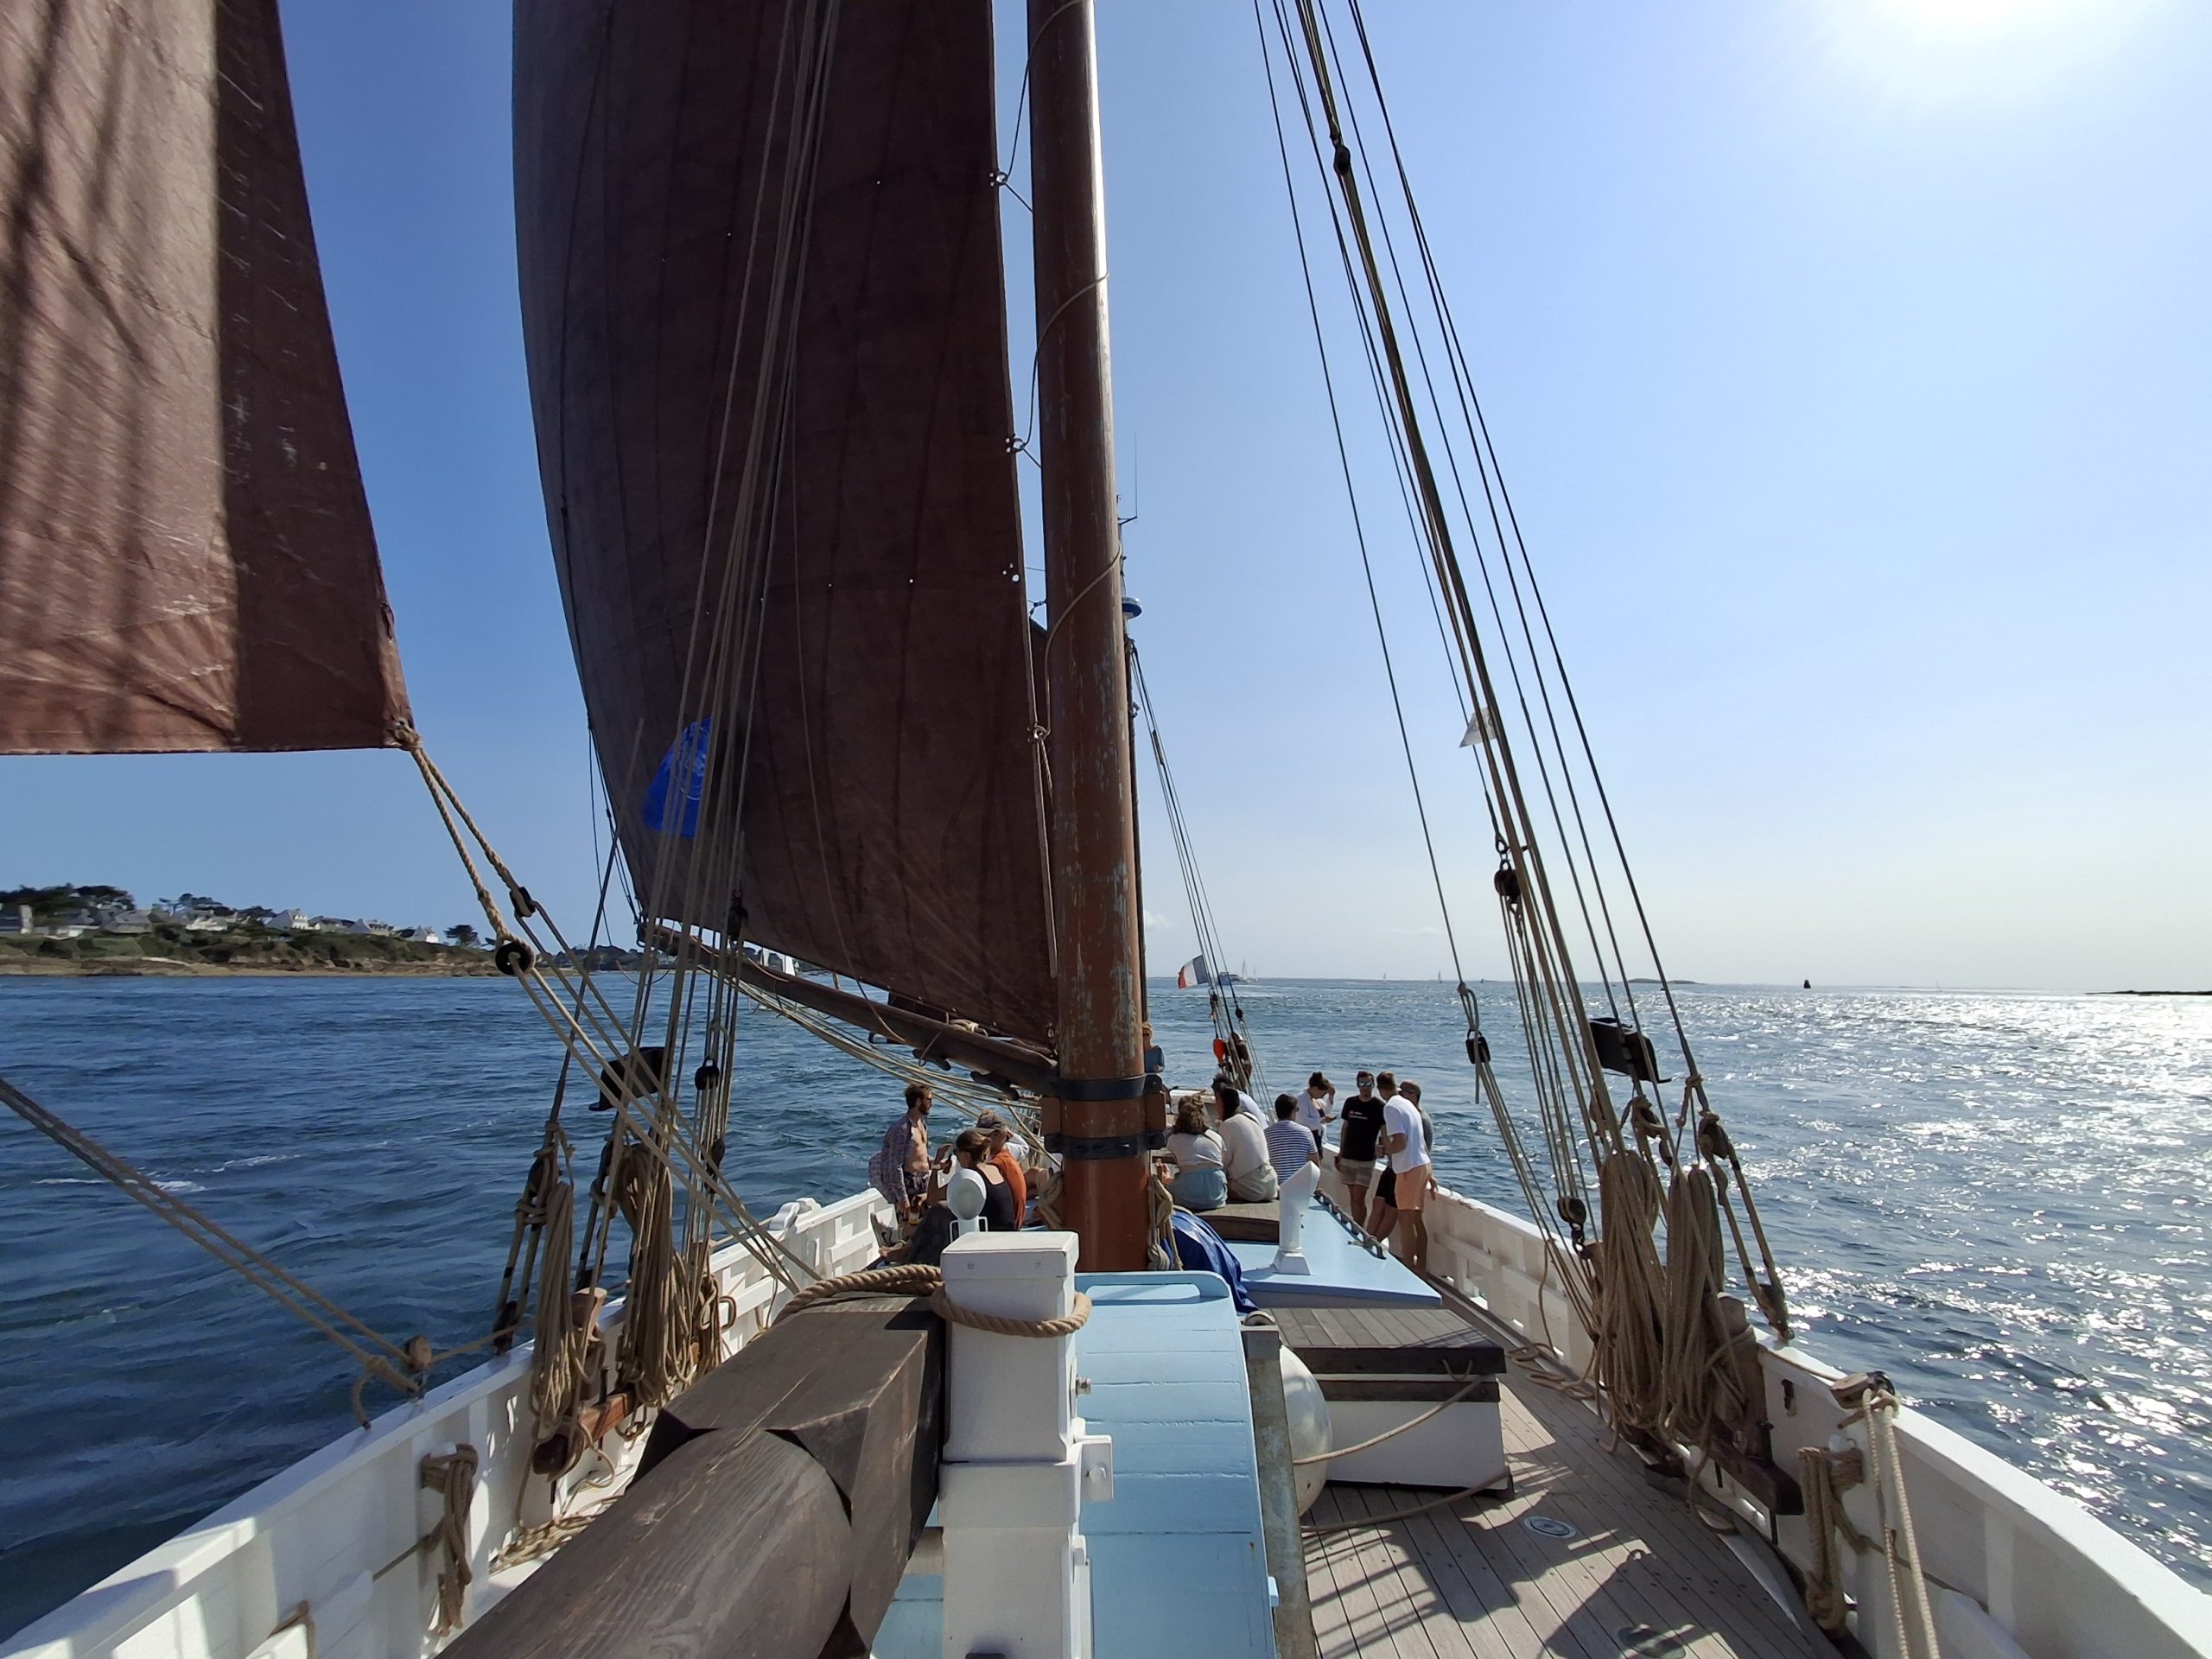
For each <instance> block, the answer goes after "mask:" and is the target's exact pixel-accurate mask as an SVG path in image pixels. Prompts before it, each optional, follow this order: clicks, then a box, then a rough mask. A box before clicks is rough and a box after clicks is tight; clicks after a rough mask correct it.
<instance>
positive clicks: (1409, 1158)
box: [1375, 1071, 1430, 1273]
mask: <svg viewBox="0 0 2212 1659" xmlns="http://www.w3.org/2000/svg"><path fill="white" fill-rule="evenodd" d="M1375 1081H1376V1084H1377V1086H1379V1087H1380V1088H1381V1089H1382V1090H1383V1151H1384V1153H1385V1154H1387V1155H1388V1156H1389V1160H1390V1173H1389V1174H1388V1175H1386V1176H1384V1177H1383V1185H1384V1188H1385V1192H1384V1194H1383V1202H1384V1204H1385V1205H1386V1206H1388V1207H1389V1211H1390V1216H1389V1221H1387V1222H1385V1223H1384V1224H1383V1230H1382V1232H1381V1233H1378V1234H1377V1235H1376V1236H1377V1237H1381V1236H1384V1235H1387V1234H1388V1233H1389V1230H1390V1228H1391V1226H1392V1225H1393V1224H1395V1222H1397V1221H1398V1220H1399V1219H1400V1218H1403V1220H1404V1222H1405V1224H1406V1227H1405V1233H1404V1235H1403V1236H1404V1239H1405V1248H1404V1249H1402V1250H1401V1251H1400V1252H1399V1254H1400V1255H1402V1257H1403V1258H1404V1259H1405V1263H1406V1265H1407V1266H1408V1267H1409V1268H1412V1269H1413V1270H1414V1272H1415V1273H1426V1272H1427V1270H1428V1224H1427V1221H1425V1220H1423V1219H1422V1211H1423V1210H1424V1208H1425V1207H1426V1205H1427V1202H1428V1185H1429V1173H1430V1171H1429V1164H1428V1137H1427V1135H1425V1134H1424V1133H1423V1132H1422V1129H1421V1104H1420V1103H1419V1102H1418V1101H1415V1100H1414V1099H1413V1098H1412V1097H1411V1096H1408V1095H1404V1094H1402V1093H1400V1092H1399V1090H1398V1087H1397V1079H1396V1078H1395V1077H1392V1076H1391V1075H1390V1074H1389V1072H1388V1071H1385V1072H1383V1074H1382V1076H1380V1077H1377V1078H1376V1080H1375Z"/></svg>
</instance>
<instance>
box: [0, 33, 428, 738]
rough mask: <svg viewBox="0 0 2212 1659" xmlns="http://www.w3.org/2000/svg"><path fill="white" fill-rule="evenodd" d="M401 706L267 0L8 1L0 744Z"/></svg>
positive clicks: (179, 733) (1, 82) (200, 733)
mask: <svg viewBox="0 0 2212 1659" xmlns="http://www.w3.org/2000/svg"><path fill="white" fill-rule="evenodd" d="M406 715H407V703H406V697H405V694H404V690H403V689H402V686H401V683H400V674H399V658H398V654H397V652H396V650H395V649H394V647H393V644H392V633H391V612H390V610H389V609H388V607H386V606H385V594H384V581H383V576H382V574H381V573H380V571H379V569H378V564H377V553H376V541H375V537H374V534H373V532H372V529H371V527H370V523H369V513H368V505H367V502H366V499H365V497H364V495H363V493H362V489H361V476H360V467H359V461H357V460H356V459H355V456H354V453H353V428H352V425H351V423H349V421H348V420H347V417H346V404H345V397H344V392H343V391H342V389H341V387H340V382H339V374H338V358H337V353H336V351H335V349H334V346H333V345H332V341H331V334H330V319H329V314H328V311H327V308H326V306H325V303H324V300H323V294H322V280H321V271H320V269H319V267H318V265H317V264H316V260H315V236H314V232H313V229H312V227H311V226H310V225H309V223H308V201H307V189H306V185H305V182H304V180H303V179H302V174H301V169H300V156H299V145H298V140H297V137H296V135H295V132H294V130H293V125H292V104H291V94H290V91H289V86H288V85H287V83H286V78H285V73H284V54H283V35H282V33H281V31H280V29H279V27H278V22H277V0H163V3H161V4H158V5H120V4H115V3H110V0H0V753H87V752H89V753H127V752H137V751H149V750H182V749H328V748H363V747H375V746H378V745H381V744H385V743H388V742H390V741H391V736H392V732H393V728H394V726H395V724H396V722H398V721H403V720H404V719H405V718H406Z"/></svg>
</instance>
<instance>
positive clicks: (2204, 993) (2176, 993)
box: [2091, 991, 2212, 996]
mask: <svg viewBox="0 0 2212 1659" xmlns="http://www.w3.org/2000/svg"><path fill="white" fill-rule="evenodd" d="M2091 995H2094V996H2212V991H2094V992H2092V993H2091Z"/></svg>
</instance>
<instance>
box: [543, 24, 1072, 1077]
mask: <svg viewBox="0 0 2212 1659" xmlns="http://www.w3.org/2000/svg"><path fill="white" fill-rule="evenodd" d="M821 19H828V20H829V22H827V23H826V24H824V25H823V27H824V28H825V29H826V30H827V31H828V32H827V33H825V34H824V35H823V36H822V37H821V38H820V39H818V40H817V39H814V38H811V37H810V35H809V34H808V29H809V27H810V24H811V22H813V21H816V20H821ZM515 26H516V52H515V62H516V120H515V128H516V132H515V137H516V173H517V179H518V183H517V201H518V239H519V244H520V255H521V269H522V293H523V315H524V337H525V342H526V346H527V348H528V353H529V362H530V374H531V397H532V400H533V403H534V404H535V407H536V414H537V432H538V447H539V459H540V465H541V468H542V471H543V477H544V483H545V493H546V507H547V514H548V518H549V519H550V525H551V530H552V536H553V543H554V549H555V555H556V561H557V563H558V565H559V570H560V576H561V582H562V588H563V594H565V596H566V600H567V605H568V615H569V628H570V631H571V633H572V635H573V639H574V644H575V652H576V659H577V664H578V667H579V669H580V671H581V673H582V681H583V690H584V696H585V700H586V702H587V703H588V706H589V709H590V713H591V718H592V727H593V731H594V736H595V740H596V741H597V744H598V747H599V754H600V760H601V766H602V768H603V770H604V772H605V773H606V776H607V781H608V787H609V791H610V793H611V795H612V797H613V803H614V806H615V810H616V813H617V817H618V821H619V829H620V837H621V840H622V843H623V846H624V849H625V851H626V855H627V857H628V860H629V862H630V866H631V869H632V874H633V875H634V877H635V879H636V882H637V886H638V890H639V894H640V897H641V899H643V901H644V903H645V907H646V908H647V909H648V910H649V911H651V912H653V913H655V914H658V915H661V916H667V917H672V918H679V919H684V920H689V921H692V922H695V923H697V924H700V925H704V926H707V927H709V928H713V929H716V930H721V929H723V928H724V927H725V925H726V923H727V922H728V919H729V918H730V915H731V905H732V901H733V899H737V900H738V901H739V902H741V904H742V906H743V911H744V917H743V922H742V926H743V931H744V932H745V934H746V936H747V937H748V938H752V939H754V940H757V941H759V942H760V943H762V944H767V945H770V946H772V947H773V948H775V949H778V950H788V951H790V952H791V953H792V954H794V955H796V956H798V957H804V958H806V959H808V960H810V961H813V962H817V963H823V964H825V965H828V966H829V967H833V968H835V969H839V970H840V971H842V972H845V973H849V974H852V975H854V976H857V977H859V978H861V979H863V980H866V981H868V982H872V983H874V984H877V985H880V986H883V987H885V988H888V989H890V990H892V991H894V992H897V993H900V994H903V995H906V996H907V997H910V998H912V999H914V1000H916V1001H919V1002H923V1003H925V1004H928V1005H930V1006H932V1007H937V1008H940V1009H945V1010H949V1011H950V1012H952V1013H955V1014H961V1015H965V1016H967V1017H969V1018H971V1019H974V1020H978V1021H981V1022H982V1023H983V1024H985V1025H987V1026H988V1027H991V1028H992V1029H994V1030H997V1031H1000V1032H1004V1033H1008V1034H1011V1035H1014V1036H1019V1037H1023V1038H1027V1039H1032V1040H1046V1039H1048V1038H1049V1035H1050V1030H1051V1025H1052V1008H1053V998H1052V978H1051V964H1050V947H1049V944H1048V940H1049V922H1048V918H1047V906H1046V878H1045V872H1044V851H1043V846H1042V842H1043V836H1042V832H1041V829H1040V824H1039V799H1038V788H1037V782H1036V771H1035V767H1036V761H1035V758H1034V742H1033V736H1032V727H1033V721H1034V717H1033V712H1032V705H1033V699H1032V696H1031V691H1030V685H1031V680H1030V677H1029V676H1030V664H1029V646H1028V643H1027V638H1028V621H1027V613H1026V607H1025V604H1024V601H1023V594H1024V589H1023V588H1022V586H1021V582H1020V560H1021V549H1020V512H1019V506H1018V495H1017V490H1016V483H1015V479H1014V466H1015V464H1016V457H1015V456H1014V454H1013V453H1012V452H1011V450H1010V448H1009V445H1008V439H1009V436H1010V435H1011V434H1012V431H1013V421H1012V417H1011V410H1010V404H1011V398H1010V394H1009V389H1008V380H1007V355H1006V332H1005V295H1004V289H1003V276H1002V272H1001V250H1000V238H999V225H998V200H997V190H996V188H995V180H994V168H995V167H996V165H997V161H996V156H995V147H996V130H995V117H994V110H993V67H992V60H991V39H990V7H989V4H988V0H845V3H843V4H842V6H822V5H807V4H804V3H801V4H798V5H786V4H784V3H781V0H775V3H766V0H624V3H621V4H620V5H610V4H608V3H607V0H531V3H527V4H523V5H519V6H518V8H517V10H516V15H515ZM756 641H757V654H755V651H754V645H755V642H756ZM702 722H711V727H710V730H709V731H708V732H707V733H706V734H705V735H704V737H703V741H702V744H701V747H702V749H703V752H704V753H705V754H706V756H707V757H708V759H707V763H706V769H707V771H708V772H709V773H710V774H712V775H711V776H710V778H709V780H708V781H707V782H706V783H705V784H704V785H702V794H703V798H704V803H705V805H704V810H702V811H700V812H699V813H698V814H697V815H696V816H697V823H696V833H694V834H690V835H687V834H686V833H685V831H686V830H687V829H691V828H693V826H692V825H691V824H690V823H689V822H688V818H687V814H686V813H685V811H684V810H683V808H682V806H681V800H682V797H683V780H684V779H686V778H687V777H688V776H689V775H690V767H689V766H686V765H684V764H683V762H682V757H681V756H680V755H677V754H676V753H674V751H675V750H677V749H678V748H680V747H682V736H683V734H685V733H686V732H691V733H694V734H699V733H701V732H702V724H701V723H702ZM657 772H658V781H657V779H656V774H657ZM740 796H741V809H740V810H737V811H735V812H732V811H728V810H721V811H718V810H717V808H718V806H726V805H727V804H728V803H730V802H732V801H733V800H734V799H735V798H738V797H740ZM649 798H651V800H652V803H653V804H652V806H650V807H649V806H648V804H647V803H648V800H649ZM671 801H674V802H675V803H676V804H674V805H671ZM656 824H658V826H659V827H658V828H657V827H655V826H656ZM740 831H741V834H742V837H743V848H744V860H743V865H742V869H741V870H740V869H739V868H738V865H737V862H736V860H735V858H734V854H733V840H734V836H736V835H737V834H738V833H739V832H740Z"/></svg>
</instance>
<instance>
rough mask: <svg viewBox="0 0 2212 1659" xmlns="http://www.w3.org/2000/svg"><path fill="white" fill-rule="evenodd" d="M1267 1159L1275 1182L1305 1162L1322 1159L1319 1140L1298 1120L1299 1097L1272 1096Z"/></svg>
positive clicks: (1314, 1162)
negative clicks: (1272, 1116)
mask: <svg viewBox="0 0 2212 1659" xmlns="http://www.w3.org/2000/svg"><path fill="white" fill-rule="evenodd" d="M1320 1161H1321V1143H1320V1141H1319V1140H1317V1139H1316V1138H1315V1137H1314V1134H1313V1130H1311V1129H1309V1128H1306V1125H1305V1124H1304V1123H1303V1122H1300V1120H1299V1111H1298V1097H1297V1096H1294V1095H1277V1096H1275V1121H1274V1122H1272V1123H1270V1124H1268V1162H1269V1163H1271V1164H1273V1165H1274V1166H1275V1179H1276V1181H1277V1182H1279V1183H1280V1182H1282V1181H1287V1180H1288V1179H1290V1178H1291V1177H1292V1176H1294V1175H1295V1174H1297V1173H1298V1172H1299V1171H1300V1169H1303V1168H1304V1167H1305V1166H1306V1165H1308V1164H1318V1163H1319V1162H1320Z"/></svg>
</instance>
